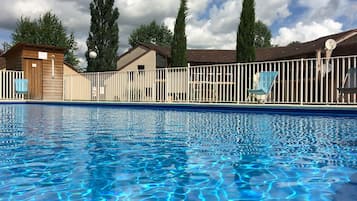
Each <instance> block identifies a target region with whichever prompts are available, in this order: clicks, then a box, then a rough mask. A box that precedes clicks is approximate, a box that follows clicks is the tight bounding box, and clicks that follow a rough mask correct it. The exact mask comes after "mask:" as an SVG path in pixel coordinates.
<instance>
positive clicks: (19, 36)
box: [12, 12, 79, 66]
mask: <svg viewBox="0 0 357 201" xmlns="http://www.w3.org/2000/svg"><path fill="white" fill-rule="evenodd" d="M19 42H22V43H31V44H36V45H51V46H55V47H61V48H65V49H66V52H65V55H64V56H65V58H64V60H65V61H66V62H67V63H69V64H71V65H73V66H77V65H78V64H79V60H78V59H77V57H76V56H75V54H74V52H75V51H76V50H77V43H76V41H75V40H74V36H73V33H71V34H67V33H66V29H65V28H64V26H63V25H62V22H61V21H60V20H59V18H58V17H57V16H56V15H55V14H52V13H51V12H46V13H45V14H44V15H42V16H40V17H39V18H38V19H35V20H31V19H30V18H28V17H21V18H20V19H18V21H17V26H16V29H15V32H14V33H12V43H13V44H16V43H19Z"/></svg>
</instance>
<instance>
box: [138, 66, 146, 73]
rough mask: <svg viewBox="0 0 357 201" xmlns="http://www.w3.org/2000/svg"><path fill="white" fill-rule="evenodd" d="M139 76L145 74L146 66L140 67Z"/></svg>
mask: <svg viewBox="0 0 357 201" xmlns="http://www.w3.org/2000/svg"><path fill="white" fill-rule="evenodd" d="M138 71H139V75H143V74H145V65H138Z"/></svg>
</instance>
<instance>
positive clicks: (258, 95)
mask: <svg viewBox="0 0 357 201" xmlns="http://www.w3.org/2000/svg"><path fill="white" fill-rule="evenodd" d="M255 76H256V77H259V78H258V82H257V83H256V84H255V86H254V89H248V93H249V94H250V95H251V96H250V97H254V98H255V99H257V100H258V102H265V101H266V100H267V98H268V96H269V94H270V91H271V88H272V87H273V83H274V80H275V79H276V77H277V76H278V72H277V71H263V72H259V73H257V74H256V75H255Z"/></svg>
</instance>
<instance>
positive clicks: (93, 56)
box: [89, 51, 98, 59]
mask: <svg viewBox="0 0 357 201" xmlns="http://www.w3.org/2000/svg"><path fill="white" fill-rule="evenodd" d="M97 56H98V54H97V53H96V52H95V51H90V52H89V58H91V59H95V58H97Z"/></svg>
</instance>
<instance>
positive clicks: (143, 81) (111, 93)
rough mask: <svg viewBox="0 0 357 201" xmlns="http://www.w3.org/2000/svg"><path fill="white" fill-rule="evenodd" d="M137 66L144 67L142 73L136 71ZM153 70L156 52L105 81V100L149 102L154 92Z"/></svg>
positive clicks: (154, 72) (150, 53) (145, 55)
mask: <svg viewBox="0 0 357 201" xmlns="http://www.w3.org/2000/svg"><path fill="white" fill-rule="evenodd" d="M138 49H140V48H138ZM138 65H144V66H145V69H144V72H139V71H138ZM155 70H156V52H155V51H150V52H148V53H146V54H144V55H143V56H141V57H140V58H138V59H136V60H135V61H133V62H132V63H130V64H129V65H127V66H126V67H125V68H123V69H121V70H120V71H119V72H118V73H116V74H114V75H113V76H111V77H109V78H108V79H106V80H105V89H106V94H105V96H106V99H107V100H120V101H135V100H137V99H144V100H147V101H151V100H152V99H153V98H154V92H155V76H156V71H155ZM120 89H125V90H120Z"/></svg>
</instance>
